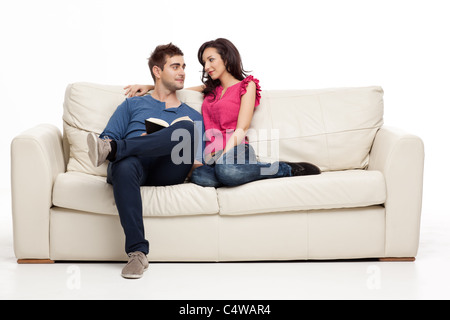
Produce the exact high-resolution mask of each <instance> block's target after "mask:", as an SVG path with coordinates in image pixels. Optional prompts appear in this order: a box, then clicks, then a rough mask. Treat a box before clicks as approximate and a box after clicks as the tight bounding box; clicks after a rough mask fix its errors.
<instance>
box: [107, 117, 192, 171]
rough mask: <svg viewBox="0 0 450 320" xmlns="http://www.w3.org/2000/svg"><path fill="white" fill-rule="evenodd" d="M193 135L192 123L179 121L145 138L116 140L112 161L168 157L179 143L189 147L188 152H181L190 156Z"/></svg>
mask: <svg viewBox="0 0 450 320" xmlns="http://www.w3.org/2000/svg"><path fill="white" fill-rule="evenodd" d="M177 133H179V134H177ZM194 135H195V129H194V123H192V122H191V121H180V122H177V123H175V124H174V125H172V126H170V127H168V128H165V129H162V130H160V131H157V132H154V133H152V134H148V135H146V136H141V137H135V138H130V139H124V140H118V141H116V143H117V151H116V154H115V160H114V161H118V160H121V159H124V158H126V157H130V156H139V157H154V158H157V157H164V156H168V155H171V154H172V150H173V149H174V147H176V146H177V145H179V144H180V143H183V144H184V145H189V146H190V150H183V151H184V152H190V154H191V155H195V150H194V148H193V146H194V145H195V144H194V142H195V141H194V140H195V138H194ZM180 136H181V138H180ZM185 139H189V141H185ZM172 140H173V141H172ZM180 140H182V142H180ZM192 164H193V163H191V165H192Z"/></svg>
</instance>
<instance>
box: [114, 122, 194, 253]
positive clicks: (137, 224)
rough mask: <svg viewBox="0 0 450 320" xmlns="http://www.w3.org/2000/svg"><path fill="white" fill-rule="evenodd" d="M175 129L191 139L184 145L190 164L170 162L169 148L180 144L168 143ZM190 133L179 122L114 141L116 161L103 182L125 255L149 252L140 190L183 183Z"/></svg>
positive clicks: (188, 124) (185, 124) (188, 167)
mask: <svg viewBox="0 0 450 320" xmlns="http://www.w3.org/2000/svg"><path fill="white" fill-rule="evenodd" d="M176 129H185V130H187V132H188V133H189V134H190V136H191V139H190V141H188V145H187V146H186V148H187V147H188V146H189V145H190V148H191V149H190V150H189V151H190V152H187V153H190V155H188V156H189V160H190V161H186V163H184V162H182V163H180V164H176V163H174V162H173V159H172V149H173V148H174V147H175V146H176V145H179V144H180V141H171V140H172V138H171V137H172V133H173V132H174V130H176ZM194 131H195V129H194V124H192V123H191V122H188V121H181V122H178V123H176V124H174V125H173V126H170V127H169V128H166V129H163V130H160V131H158V132H155V133H152V134H150V135H146V136H143V137H136V138H130V139H125V140H118V141H116V142H117V152H116V159H115V160H114V161H112V162H110V163H109V165H108V176H107V181H108V183H109V184H112V186H113V191H114V199H115V201H116V206H117V209H118V211H119V216H120V223H121V224H122V227H123V230H124V232H125V251H126V253H130V252H134V251H141V252H143V253H144V254H148V252H149V242H148V241H147V240H146V239H145V232H144V220H143V218H142V199H141V190H140V187H141V186H167V185H174V184H180V183H183V182H184V180H185V179H186V177H187V175H188V174H189V172H190V170H191V168H192V164H193V161H194V155H195V150H194ZM183 142H184V141H183ZM181 152H182V153H183V152H184V151H183V150H181ZM182 156H184V155H182ZM175 162H177V163H178V162H179V161H175ZM155 200H157V199H155Z"/></svg>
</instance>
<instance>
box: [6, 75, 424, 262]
mask: <svg viewBox="0 0 450 320" xmlns="http://www.w3.org/2000/svg"><path fill="white" fill-rule="evenodd" d="M179 97H180V99H181V100H182V101H184V102H186V103H187V104H188V105H190V106H191V107H193V108H195V109H197V110H200V109H201V103H202V96H201V94H199V93H196V92H193V91H187V90H182V91H180V92H179ZM123 100H124V92H123V89H122V86H106V85H98V84H91V83H75V84H71V85H69V86H68V87H67V91H66V96H65V102H64V113H63V128H64V130H63V131H64V132H63V133H61V132H60V130H59V129H58V128H56V127H55V126H53V125H46V124H43V125H38V126H36V127H34V128H32V129H29V130H28V131H26V132H24V133H22V134H20V135H19V136H17V137H16V138H15V139H14V140H13V141H12V144H11V156H12V161H11V167H12V210H13V225H14V247H15V254H16V257H17V259H19V260H18V261H19V262H30V261H31V262H42V261H43V262H52V261H58V260H91V261H101V260H105V261H122V260H126V259H127V256H126V254H125V252H124V235H123V231H122V228H121V226H120V222H119V217H118V213H117V209H116V206H115V203H114V197H113V192H112V187H111V186H110V185H108V184H107V183H106V178H105V176H106V164H105V165H103V166H101V167H99V168H94V167H93V166H92V165H91V163H90V161H89V157H88V155H87V151H88V150H87V145H86V135H87V133H88V132H89V131H94V132H97V133H100V132H101V131H102V130H103V128H104V127H105V125H106V123H107V121H108V119H109V117H110V116H111V114H112V113H113V112H114V110H115V108H116V107H117V106H118V105H119V104H120V103H121V102H122V101H123ZM249 139H250V143H251V144H252V145H253V146H254V147H255V149H256V150H257V153H258V154H259V156H260V160H267V161H273V160H277V159H279V160H285V161H309V162H312V163H315V164H317V165H319V166H320V167H321V169H322V170H323V173H322V174H321V175H317V176H306V177H292V178H281V179H271V180H262V181H257V182H253V183H249V184H246V185H242V186H239V187H235V188H219V189H214V188H202V187H199V186H197V185H194V184H192V183H185V184H181V185H175V186H169V187H142V189H141V192H142V196H143V203H144V212H143V215H144V221H145V228H146V233H147V237H148V239H149V241H150V254H149V257H148V258H149V260H150V261H264V260H308V259H327V260H328V259H359V258H399V259H402V258H406V259H409V260H414V257H415V256H416V254H417V250H418V243H419V233H420V216H421V201H422V177H423V163H424V149H423V148H424V147H423V143H422V141H421V139H420V138H418V137H416V136H414V135H411V134H408V133H405V132H403V131H401V130H399V129H394V128H388V127H385V126H383V90H382V89H381V88H380V87H364V88H338V89H325V90H308V91H305V90H302V91H301V90H292V91H263V92H262V102H261V105H260V106H259V107H258V108H257V110H256V111H255V115H254V120H253V123H252V128H251V130H250V132H249Z"/></svg>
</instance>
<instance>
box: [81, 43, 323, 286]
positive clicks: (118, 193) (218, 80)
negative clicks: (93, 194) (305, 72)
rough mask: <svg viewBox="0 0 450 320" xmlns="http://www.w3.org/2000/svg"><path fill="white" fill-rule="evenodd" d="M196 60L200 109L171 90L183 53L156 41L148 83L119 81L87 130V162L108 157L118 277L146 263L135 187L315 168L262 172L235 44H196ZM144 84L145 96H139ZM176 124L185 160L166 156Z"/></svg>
mask: <svg viewBox="0 0 450 320" xmlns="http://www.w3.org/2000/svg"><path fill="white" fill-rule="evenodd" d="M198 59H199V62H200V63H201V64H202V66H203V81H202V82H203V83H204V84H203V85H202V86H199V87H194V88H190V89H192V90H196V91H199V92H202V93H203V95H204V102H203V105H202V114H203V116H202V115H201V114H200V113H198V112H197V111H195V110H194V109H192V108H190V107H189V106H187V105H186V104H184V103H181V102H180V101H179V100H178V98H177V96H176V91H177V90H180V89H183V87H184V79H185V72H184V68H185V63H184V58H183V52H182V51H181V50H180V49H179V48H178V47H176V46H174V45H173V44H168V45H161V46H158V47H157V48H156V49H155V50H154V51H153V53H152V54H151V56H150V59H149V68H150V72H151V75H152V78H153V80H154V82H155V85H154V86H141V85H134V86H128V87H126V88H125V89H127V91H126V94H127V95H128V96H129V97H132V98H129V99H126V100H125V101H124V102H123V103H122V104H121V105H119V106H118V107H117V109H116V111H115V112H114V114H113V115H112V116H111V118H110V120H109V122H108V124H107V126H106V128H105V129H104V131H103V133H102V134H101V135H100V137H98V136H97V135H96V134H94V133H90V134H89V135H88V138H87V143H88V147H89V156H90V158H91V161H92V162H93V164H94V165H95V166H100V165H101V164H103V163H104V162H106V160H109V161H110V162H109V165H108V174H107V181H108V183H110V184H111V185H112V186H113V191H114V198H115V201H116V205H117V209H118V211H119V216H120V221H121V224H122V227H123V229H124V232H125V250H126V253H127V254H128V256H129V261H128V264H127V265H126V266H125V267H124V269H123V271H122V276H123V277H124V278H134V279H136V278H140V277H142V275H143V272H144V271H145V270H147V268H148V260H147V257H146V255H147V254H148V252H149V242H148V241H147V240H146V239H145V234H144V223H143V218H142V200H141V193H140V187H141V186H166V185H174V184H180V183H183V182H184V181H185V179H186V177H190V179H191V181H192V182H193V183H195V184H198V185H201V186H205V187H206V186H207V187H221V186H236V185H240V184H244V183H248V182H251V181H256V180H260V179H266V178H278V177H290V176H300V175H309V174H319V173H320V169H319V168H318V167H316V166H314V165H312V164H309V163H286V162H279V163H278V166H277V167H278V170H277V171H276V172H274V173H272V174H270V175H265V174H262V169H263V168H268V167H271V164H268V163H260V162H257V161H256V155H255V152H254V150H253V148H252V147H251V146H250V145H248V143H247V141H246V133H247V130H248V129H249V127H250V124H251V121H252V117H253V112H254V109H255V108H256V107H257V106H258V105H259V102H260V98H261V96H260V91H261V90H260V87H259V81H258V80H257V79H255V78H253V77H252V76H246V74H245V72H244V70H243V67H242V62H241V58H240V54H239V52H238V50H237V49H236V47H235V46H234V45H233V44H232V43H231V42H230V41H228V40H226V39H221V38H219V39H217V40H214V41H209V42H206V43H204V44H203V45H202V46H201V47H200V49H199V51H198ZM150 90H153V92H152V93H151V95H145V94H146V93H147V92H148V91H150ZM184 116H188V117H189V118H190V119H191V120H193V121H192V122H191V121H180V122H176V123H175V124H173V125H171V126H169V127H168V128H165V129H163V130H160V131H157V132H154V133H152V134H149V135H147V134H146V133H145V119H147V118H150V117H153V118H159V119H162V120H165V121H167V122H168V123H171V122H172V121H173V120H175V119H178V118H180V117H184ZM179 130H181V131H182V132H184V133H186V134H184V135H183V137H184V138H183V144H184V147H183V149H181V150H180V152H181V153H184V152H186V155H187V156H189V157H190V160H191V161H190V162H189V161H187V162H186V161H183V162H181V163H179V161H175V162H174V161H173V157H172V153H173V149H174V147H176V146H177V145H178V144H180V142H179V141H173V139H172V136H173V135H174V134H175V133H176V132H177V131H178V132H179ZM215 133H217V134H215ZM204 135H205V140H206V141H205V145H203V140H204V139H203V136H204ZM178 148H179V147H177V148H176V149H178ZM192 150H193V151H194V152H192ZM186 155H183V159H186ZM203 155H205V156H204V157H203Z"/></svg>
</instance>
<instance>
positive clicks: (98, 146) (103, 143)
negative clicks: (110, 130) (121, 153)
mask: <svg viewBox="0 0 450 320" xmlns="http://www.w3.org/2000/svg"><path fill="white" fill-rule="evenodd" d="M110 141H111V140H108V139H106V140H103V139H100V138H99V137H98V136H97V135H96V134H95V133H93V132H91V133H89V134H88V136H87V144H88V148H89V158H90V159H91V162H92V164H93V165H94V166H96V167H100V166H101V165H102V164H103V163H104V162H105V161H106V158H107V157H108V155H109V153H110V152H111V143H110Z"/></svg>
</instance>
